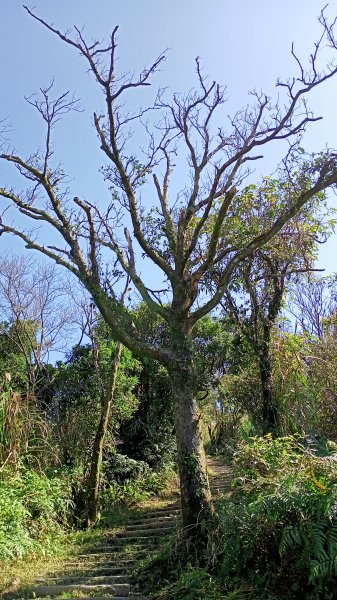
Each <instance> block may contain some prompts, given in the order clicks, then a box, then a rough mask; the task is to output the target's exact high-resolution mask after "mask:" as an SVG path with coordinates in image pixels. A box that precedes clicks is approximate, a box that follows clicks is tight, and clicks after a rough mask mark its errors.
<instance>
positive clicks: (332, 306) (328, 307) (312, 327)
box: [287, 275, 337, 338]
mask: <svg viewBox="0 0 337 600" xmlns="http://www.w3.org/2000/svg"><path fill="white" fill-rule="evenodd" d="M336 307H337V279H336V275H333V276H329V277H317V276H316V277H315V276H314V275H311V276H305V275H304V276H303V277H301V279H300V280H299V281H298V283H297V285H293V286H291V289H290V292H289V299H288V303H287V310H288V311H289V312H290V313H291V314H292V315H293V317H295V322H296V329H298V327H299V329H300V331H301V332H302V333H308V334H309V335H313V336H315V337H318V338H323V337H324V331H325V326H326V325H327V324H328V322H329V320H330V319H331V317H332V316H333V314H334V312H335V311H336Z"/></svg>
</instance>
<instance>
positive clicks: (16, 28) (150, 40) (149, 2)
mask: <svg viewBox="0 0 337 600" xmlns="http://www.w3.org/2000/svg"><path fill="white" fill-rule="evenodd" d="M34 6H35V12H37V13H38V14H40V15H41V16H42V17H43V18H45V19H46V20H48V21H50V22H53V23H54V25H55V26H57V27H59V28H60V29H62V30H66V29H68V28H70V27H71V26H72V25H74V24H76V25H78V26H79V27H82V26H85V31H86V34H87V36H89V38H90V37H93V38H104V37H106V36H107V35H108V34H109V32H110V31H111V29H112V28H113V27H114V26H115V25H119V26H120V30H119V56H120V66H121V67H122V68H124V69H130V70H134V69H135V70H137V69H139V68H142V66H143V65H144V64H149V62H151V60H152V59H153V58H154V57H156V56H157V55H158V54H159V53H160V52H161V51H162V50H163V49H165V48H167V47H168V48H170V51H169V53H168V58H167V61H166V63H165V64H164V65H163V68H162V71H161V73H159V74H158V76H157V78H156V80H155V83H157V84H158V85H162V86H163V85H165V86H167V87H168V88H169V89H170V90H172V91H174V90H175V91H183V90H187V89H189V88H190V87H192V86H193V84H194V82H195V79H194V58H195V57H196V56H200V57H201V59H202V63H203V66H204V71H205V72H207V73H208V74H209V76H210V77H211V78H212V79H216V80H218V81H219V82H221V83H224V84H226V85H227V86H228V98H229V100H228V105H227V111H228V113H231V114H233V113H234V112H235V111H236V110H237V109H239V108H241V107H243V106H245V105H246V103H247V101H248V100H249V96H248V91H249V90H250V89H252V88H256V89H258V90H260V89H263V90H264V91H265V92H266V93H268V94H273V93H275V94H276V92H275V91H274V84H275V81H276V78H277V77H281V78H282V77H283V78H285V77H286V76H292V75H293V74H297V71H296V65H295V64H294V61H293V60H292V58H291V56H290V49H291V43H292V42H293V41H294V42H295V47H296V50H297V52H298V54H299V55H300V56H301V57H303V59H305V58H306V57H307V55H308V53H309V52H311V51H312V47H313V42H314V41H315V40H316V39H317V37H318V35H319V26H318V24H317V19H316V17H317V15H318V14H319V12H320V9H321V8H322V6H323V3H322V2H320V1H318V0H317V1H316V0H310V1H308V0H296V1H295V2H294V0H292V1H290V0H283V2H277V1H276V0H272V1H269V2H268V1H267V0H254V2H252V1H248V0H241V2H233V1H227V0H208V2H201V1H200V0H196V1H194V2H193V3H192V2H190V1H188V0H185V2H182V1H181V0H180V1H179V2H178V1H177V0H171V2H165V3H164V2H158V1H157V2H154V0H143V2H139V1H137V0H124V1H123V2H120V1H115V0H99V1H98V2H92V1H91V2H89V1H88V0H58V2H55V1H51V0H35V2H34ZM333 9H336V3H335V2H331V5H330V8H329V10H330V14H331V13H332V12H333ZM0 18H1V22H2V31H1V38H0V69H1V92H2V93H1V96H0V118H1V117H7V118H8V121H9V123H10V124H11V126H12V129H13V131H12V134H11V139H12V140H13V143H14V144H15V147H16V150H17V151H20V152H22V153H23V154H25V153H29V152H31V151H33V150H35V149H36V148H37V147H38V146H39V144H41V143H42V134H43V130H42V129H41V124H40V122H39V120H38V118H37V116H36V115H35V114H34V112H33V111H32V109H31V108H29V107H28V106H27V105H26V104H25V102H24V95H30V94H32V93H33V92H34V91H36V90H37V89H38V88H39V86H41V85H46V84H48V82H49V81H50V80H51V78H55V86H56V89H57V90H60V91H64V90H70V91H74V92H75V93H76V94H77V96H78V97H80V98H81V103H82V106H83V107H84V109H85V110H84V112H83V113H80V114H77V115H74V116H72V117H66V118H65V120H64V122H63V123H61V124H60V126H59V128H58V130H57V135H56V151H57V157H58V159H59V160H60V161H61V162H63V163H64V165H65V167H66V170H67V172H68V173H69V175H70V176H71V178H72V182H71V186H72V189H73V191H74V195H75V194H76V195H78V196H80V197H81V196H82V197H86V198H87V199H91V200H92V201H94V200H95V198H96V197H98V196H100V195H104V194H106V190H105V187H104V185H103V183H102V181H101V179H100V178H98V177H97V169H98V167H99V165H100V160H101V159H100V154H99V152H98V150H97V142H96V136H95V133H94V130H93V127H92V124H91V115H92V112H93V110H95V108H97V106H99V105H100V103H101V96H100V93H99V91H98V90H97V88H96V87H95V85H94V82H93V80H92V78H91V77H90V75H89V74H88V73H87V71H86V66H85V65H84V63H83V62H82V61H81V60H80V58H79V57H78V56H77V54H76V52H74V51H72V49H70V48H69V47H67V46H65V45H63V44H62V43H61V42H60V41H59V40H58V39H56V38H55V37H53V36H52V35H51V34H49V33H48V32H47V31H45V30H44V29H43V28H41V27H40V26H39V25H38V24H37V23H36V22H34V21H33V20H32V19H31V18H29V16H28V15H27V14H26V13H25V11H24V10H23V9H22V7H21V3H20V2H18V1H17V0H2V2H1V8H0ZM322 59H323V57H322ZM336 87H337V79H336V80H335V81H331V82H329V83H328V84H325V85H324V86H322V87H321V88H320V89H319V90H317V91H315V92H314V93H313V94H312V96H311V100H310V106H311V107H312V108H313V110H314V112H315V113H316V114H317V115H322V116H323V117H324V120H323V121H320V122H319V123H316V124H313V125H312V126H311V127H310V129H309V130H308V133H307V135H306V137H305V142H304V143H303V145H304V147H305V148H306V149H307V150H309V151H319V150H321V149H324V148H325V146H326V145H328V146H330V147H337V119H336ZM147 93H148V94H151V93H152V91H149V92H146V94H147ZM278 158H279V155H278V149H277V147H276V146H275V147H270V148H268V153H267V155H266V156H265V160H264V162H263V163H262V164H261V165H259V167H258V169H260V170H261V172H263V173H264V174H268V173H269V172H272V171H273V170H274V168H275V166H276V163H277V160H278ZM6 174H7V171H6V168H5V167H4V166H2V165H0V182H1V180H2V178H3V177H4V176H5V175H6ZM332 201H333V202H335V199H333V200H332ZM8 243H9V242H8V239H7V240H4V239H0V251H2V250H3V249H5V247H6V246H8ZM13 243H14V242H13ZM16 244H17V242H16ZM11 245H12V243H11ZM20 249H21V247H20ZM336 254H337V253H336V237H334V238H333V239H332V240H331V241H330V242H329V244H328V245H326V247H324V248H323V249H322V250H321V255H320V263H321V266H324V267H325V268H326V269H327V272H331V271H336V270H337V267H336Z"/></svg>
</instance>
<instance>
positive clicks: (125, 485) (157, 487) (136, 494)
mask: <svg viewBox="0 0 337 600" xmlns="http://www.w3.org/2000/svg"><path fill="white" fill-rule="evenodd" d="M104 467H105V468H104V474H105V478H106V479H105V483H104V489H103V505H104V506H105V507H106V508H107V509H109V508H111V507H113V506H116V505H123V506H132V505H134V504H137V503H138V502H142V501H143V500H146V499H147V498H149V497H150V496H151V495H154V494H158V493H159V492H161V491H163V490H165V489H166V488H167V486H168V485H169V483H170V481H171V479H172V478H173V477H174V476H175V472H174V469H173V466H172V465H171V464H170V463H165V465H163V466H162V468H161V469H157V470H156V471H155V470H153V469H151V468H150V467H149V465H148V464H147V463H145V462H142V461H136V460H133V459H130V458H128V457H127V456H123V455H121V454H114V455H113V456H112V458H111V459H110V461H109V465H108V466H107V465H105V466H104Z"/></svg>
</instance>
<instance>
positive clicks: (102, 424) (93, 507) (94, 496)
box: [86, 343, 122, 527]
mask: <svg viewBox="0 0 337 600" xmlns="http://www.w3.org/2000/svg"><path fill="white" fill-rule="evenodd" d="M121 355H122V344H120V343H118V344H117V346H116V352H115V357H114V360H113V364H112V369H111V374H110V377H109V382H108V385H107V389H106V390H105V393H104V396H103V397H102V402H101V415H100V421H99V424H98V427H97V431H96V435H95V440H94V445H93V449H92V455H91V462H90V470H89V476H88V486H87V502H86V505H87V514H86V525H87V527H90V526H91V525H94V524H95V523H96V521H97V518H98V500H99V486H100V479H101V467H102V455H103V446H104V441H105V436H106V432H107V429H108V423H109V416H110V411H111V406H112V402H113V399H114V394H115V389H116V380H117V373H118V368H119V365H120V360H121Z"/></svg>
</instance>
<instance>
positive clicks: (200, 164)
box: [0, 7, 337, 537]
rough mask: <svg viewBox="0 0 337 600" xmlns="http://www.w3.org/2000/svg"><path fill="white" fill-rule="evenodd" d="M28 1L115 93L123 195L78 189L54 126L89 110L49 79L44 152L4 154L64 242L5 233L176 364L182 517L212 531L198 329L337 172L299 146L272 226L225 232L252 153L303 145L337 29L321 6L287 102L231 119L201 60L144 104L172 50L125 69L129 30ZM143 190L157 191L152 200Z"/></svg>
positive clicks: (111, 105)
mask: <svg viewBox="0 0 337 600" xmlns="http://www.w3.org/2000/svg"><path fill="white" fill-rule="evenodd" d="M26 10H27V12H28V13H29V14H30V15H31V16H32V17H33V18H34V19H35V20H36V21H38V22H39V23H40V24H42V25H43V26H44V27H45V28H46V29H48V30H49V31H50V32H52V33H54V34H55V35H57V36H58V37H59V38H60V40H62V41H63V42H64V43H66V44H67V45H69V46H70V47H72V48H75V49H76V50H77V51H79V52H80V54H81V56H82V57H83V58H84V59H85V61H86V62H87V64H88V65H89V68H90V70H91V72H92V74H93V76H94V79H95V81H96V83H97V85H98V87H99V88H100V90H101V91H102V92H103V94H104V99H105V107H104V109H103V110H102V109H101V107H100V105H99V108H98V111H97V112H96V113H95V114H94V125H95V129H96V132H97V135H98V139H99V144H100V147H101V149H102V152H103V156H104V160H105V163H104V164H103V167H102V172H103V175H104V177H105V179H106V181H107V182H108V185H109V187H110V191H111V202H109V203H108V204H107V205H105V206H104V205H103V203H101V202H99V203H96V204H94V203H93V202H91V201H89V200H83V199H79V198H78V196H77V195H75V197H74V199H73V200H72V201H71V200H70V197H71V196H70V191H69V189H68V187H67V184H66V179H65V174H64V173H63V171H62V169H61V168H60V167H58V166H55V165H54V163H53V156H52V142H51V135H52V131H53V127H54V125H55V122H56V121H57V120H58V119H59V117H60V116H61V115H62V114H64V113H66V112H69V111H70V110H72V109H76V108H77V106H78V104H77V103H76V101H75V100H74V99H73V98H71V96H69V95H68V94H63V95H62V96H59V97H58V98H56V99H53V97H52V89H51V87H49V88H45V89H42V90H41V93H42V97H41V98H40V97H36V98H30V99H29V102H30V104H32V105H33V107H35V109H37V111H38V112H39V114H40V115H41V117H42V119H43V121H44V123H45V126H46V130H47V134H46V140H45V145H44V152H34V153H33V154H32V155H31V156H29V157H28V158H24V157H22V156H19V155H17V154H14V153H11V152H9V151H8V152H6V151H4V152H3V153H2V154H1V159H2V160H3V161H6V162H7V163H9V164H11V165H13V166H14V167H15V166H16V167H17V168H18V169H19V173H20V174H21V175H22V177H23V178H24V179H26V180H28V186H27V189H26V191H25V192H24V193H20V192H18V191H15V190H14V189H13V188H12V187H11V186H9V187H6V186H5V185H1V187H0V195H1V196H2V198H3V199H4V200H7V201H9V203H10V204H11V205H12V207H14V208H15V209H17V210H18V211H19V212H20V213H21V214H22V215H24V216H25V217H27V218H28V220H29V221H31V222H33V223H34V224H36V222H40V223H41V222H42V223H43V224H45V225H46V226H49V227H50V228H51V229H52V231H53V232H55V233H56V234H58V235H59V240H60V242H59V243H57V242H56V243H55V244H54V245H48V244H44V243H43V241H42V238H41V237H40V238H39V237H37V236H36V234H35V235H31V234H29V232H27V230H23V229H21V228H20V227H19V226H15V225H9V224H8V223H5V221H4V220H3V221H2V225H1V233H9V234H14V235H16V236H18V237H19V238H21V239H22V240H23V241H24V242H25V244H26V246H27V247H28V248H29V249H35V250H39V251H40V252H43V253H44V254H45V255H47V256H49V257H50V258H52V259H53V260H54V261H56V262H57V263H58V264H60V265H63V266H64V267H65V268H66V269H68V270H69V271H70V272H72V273H73V274H74V275H75V276H76V277H77V278H78V279H80V281H81V282H82V283H83V284H84V286H85V287H86V288H87V290H88V291H89V293H90V294H91V296H92V298H93V300H94V302H95V303H96V305H97V307H98V309H99V310H100V312H101V314H102V316H103V318H104V319H105V321H106V322H107V323H108V324H109V325H110V327H111V329H112V331H113V335H114V337H115V338H116V339H118V340H119V341H120V342H121V343H122V344H124V345H125V346H126V347H128V348H130V349H131V350H132V351H133V352H134V353H135V354H137V355H140V356H146V357H148V358H152V359H155V360H157V361H158V362H159V363H161V364H162V365H163V366H165V367H166V368H167V369H168V372H169V375H170V381H171V386H172V396H173V403H174V412H175V430H176V436H177V448H178V462H179V472H180V482H181V501H182V512H183V521H184V525H186V526H190V527H189V529H188V531H189V532H190V534H191V535H194V534H195V533H196V531H197V530H199V533H201V531H202V528H201V529H200V527H199V525H200V523H201V522H202V521H203V519H204V518H205V519H208V518H209V516H210V514H211V513H212V505H211V499H210V492H209V487H208V482H207V475H206V462H205V455H204V449H203V443H202V436H201V431H200V414H199V408H198V404H197V397H196V390H195V371H194V363H193V350H192V330H193V327H194V326H195V324H196V323H197V321H198V320H199V319H200V318H201V317H204V316H205V315H207V314H208V313H210V312H211V311H212V310H213V309H215V308H216V307H217V306H218V304H219V302H220V300H221V298H222V296H223V294H224V292H225V290H226V289H227V287H228V285H229V283H230V281H231V277H232V274H233V271H234V270H235V268H236V267H237V266H238V265H239V264H241V262H242V261H245V260H246V259H247V258H249V257H250V256H252V255H253V254H254V253H255V252H256V251H257V250H258V249H259V248H262V247H263V246H264V245H266V244H267V243H268V242H269V241H270V240H271V239H272V238H273V237H275V235H276V234H277V233H278V232H279V231H281V229H282V228H283V226H284V225H285V224H286V223H287V222H288V221H289V220H290V219H292V218H293V217H294V216H295V215H296V214H297V213H298V212H299V210H300V209H301V208H302V207H303V206H304V205H305V204H306V202H307V201H308V200H310V198H312V197H313V196H315V195H316V194H317V193H319V192H320V191H322V190H325V189H327V188H329V187H330V186H334V185H335V184H336V182H337V168H336V158H335V155H334V154H332V153H330V152H326V153H325V154H322V155H320V156H319V157H317V158H316V159H312V160H309V161H306V160H303V161H302V162H300V159H298V160H297V158H296V161H295V162H296V172H297V174H298V175H297V176H295V175H294V176H293V177H292V178H291V179H290V181H291V193H287V194H285V196H284V203H283V205H282V206H280V207H278V210H277V211H276V212H272V214H271V218H270V220H269V223H268V225H265V224H264V223H261V229H260V230H259V232H258V233H257V234H256V233H255V232H254V233H253V234H252V235H250V236H249V237H248V238H246V239H245V240H241V243H239V244H237V243H235V244H234V245H233V244H231V243H230V242H228V240H227V239H226V237H224V236H223V235H222V232H223V231H224V227H223V225H224V223H225V222H228V221H232V220H233V219H234V220H235V213H234V212H233V210H232V207H233V201H234V199H235V198H236V196H237V188H238V187H240V185H241V183H242V180H243V178H244V177H245V175H247V171H246V167H247V164H248V163H249V162H250V161H254V160H257V159H258V158H260V157H261V154H256V151H258V152H261V150H262V148H263V147H265V146H266V145H268V144H271V143H272V142H273V141H275V140H280V139H281V140H291V142H292V143H293V144H294V149H293V155H294V154H295V156H297V155H296V148H297V147H298V141H299V138H300V136H301V134H302V133H303V131H304V129H305V126H306V125H307V124H308V123H309V122H312V121H314V120H316V119H315V118H314V117H313V115H312V114H311V113H310V111H309V110H308V108H307V104H306V98H307V95H308V94H309V92H310V91H311V90H313V89H314V88H316V87H317V86H319V85H321V84H322V83H323V82H324V81H326V80H327V79H329V78H331V77H333V76H334V75H335V74H336V72H337V67H336V66H335V65H332V64H330V65H329V66H328V67H327V68H326V69H325V71H322V70H321V69H320V67H319V65H318V56H319V50H320V47H321V46H322V45H323V44H325V43H327V44H328V45H329V46H330V48H331V49H332V50H333V51H335V50H336V48H337V43H336V40H335V37H334V32H333V27H332V26H331V25H330V24H329V23H327V21H326V18H325V16H324V14H322V15H321V18H320V23H321V26H322V35H321V37H320V40H319V42H318V43H317V44H315V50H314V53H313V55H312V56H311V57H310V61H309V66H308V67H307V66H302V65H301V63H300V61H299V59H298V58H297V57H296V60H297V66H299V73H298V75H297V77H294V78H293V79H290V80H288V81H285V82H280V81H279V82H278V86H279V88H280V90H279V91H280V93H281V95H280V98H279V100H278V101H276V102H274V101H272V100H271V99H270V98H269V97H267V96H265V95H262V94H258V93H253V102H254V103H253V104H252V105H251V106H249V107H247V108H246V109H244V110H242V111H241V110H240V111H238V112H237V113H236V115H235V116H234V117H233V118H232V119H230V122H229V127H228V131H225V129H224V127H223V119H224V117H223V114H221V109H222V107H223V105H224V103H225V99H226V93H225V90H224V89H223V88H222V87H221V86H220V85H218V84H217V83H215V82H208V81H207V78H206V77H204V75H203V73H202V70H201V66H200V61H199V60H197V61H196V72H197V82H198V87H197V89H195V90H192V91H191V92H190V93H187V94H182V95H178V94H174V95H173V98H172V99H171V101H170V100H167V99H166V97H165V94H164V93H163V92H161V93H159V94H158V95H157V98H156V100H155V102H154V104H153V106H148V107H147V108H146V109H140V110H139V111H138V112H137V111H136V113H133V114H131V113H130V112H128V111H127V109H126V108H125V97H126V95H127V94H128V93H131V94H132V93H133V92H134V91H135V90H138V91H140V89H141V88H142V87H144V86H148V85H149V83H150V79H151V76H152V75H153V74H154V73H155V72H156V71H157V69H158V68H159V67H160V66H161V65H162V63H163V60H164V56H163V55H160V56H159V57H158V58H157V59H156V60H155V61H154V62H153V63H152V64H151V66H150V67H147V68H145V69H144V70H143V71H142V72H141V73H140V74H139V76H138V77H132V76H129V75H125V76H124V77H123V76H121V75H120V74H118V73H117V71H116V34H117V28H115V29H114V30H113V31H112V34H111V36H110V39H109V41H108V43H107V44H104V45H101V44H99V42H97V41H96V42H93V43H91V42H90V43H88V42H86V40H85V39H84V37H83V34H82V32H81V30H79V29H75V34H74V37H71V34H70V33H69V34H63V33H62V32H60V31H58V30H57V29H56V28H55V27H54V26H52V25H50V24H48V23H47V22H46V21H44V20H43V19H41V18H40V17H38V16H37V15H35V14H34V13H33V12H32V11H31V10H30V9H28V8H27V7H26ZM282 93H284V95H282ZM151 108H154V109H156V111H158V110H159V111H160V114H161V118H160V121H159V123H158V124H157V126H156V125H155V124H154V121H153V120H152V121H151V112H150V111H151ZM145 114H147V115H148V116H149V121H148V122H147V123H145V128H144V129H143V140H144V136H146V138H147V139H148V145H147V148H146V149H145V151H144V150H139V152H137V151H136V150H135V143H134V140H131V138H132V136H131V135H130V128H131V127H132V125H133V124H134V125H135V127H136V128H137V126H139V127H141V125H142V123H143V117H144V115H145ZM219 123H220V127H219ZM144 144H145V142H144V143H143V148H144ZM76 151H77V148H76ZM177 155H178V157H179V160H177ZM181 164H183V165H184V173H183V184H182V191H181V193H180V194H178V195H177V194H176V192H175V191H174V190H176V187H174V186H172V187H171V188H170V180H171V178H172V177H173V175H175V176H176V178H177V179H179V177H178V174H179V167H180V165H181ZM289 169H290V170H291V167H289ZM150 175H152V184H153V187H152V191H151V182H150V179H151V178H150ZM287 175H288V174H287ZM303 178H304V179H305V180H306V182H307V185H306V187H305V188H304V187H303V185H301V181H302V180H303ZM153 192H154V194H155V197H154V196H153ZM142 197H143V199H144V198H146V202H145V204H144V203H142V199H141V198H142ZM43 198H44V199H45V201H44V200H43ZM234 206H235V204H234ZM122 222H123V225H121V223H122ZM129 224H130V225H131V230H132V231H131V233H130V231H129ZM125 225H127V227H125ZM121 230H122V231H121ZM138 248H140V251H141V253H142V254H143V255H144V256H145V257H146V258H147V260H148V261H150V262H151V263H152V265H153V268H154V269H155V272H156V273H158V277H157V280H158V282H159V286H155V289H149V287H148V285H147V284H146V281H145V279H144V278H143V279H142V278H141V276H140V267H139V258H138V254H139V253H138V251H137V249H138ZM107 254H108V255H109V256H110V257H111V256H112V260H111V259H109V258H107V261H108V268H105V266H104V261H105V258H106V257H107ZM116 258H117V260H118V263H119V268H120V269H121V270H122V271H124V272H125V274H126V276H128V277H130V279H131V282H132V285H133V288H134V289H135V290H136V291H137V293H138V294H139V295H140V296H141V298H142V300H143V301H144V302H145V303H146V304H147V305H148V306H149V308H150V310H151V311H153V312H154V313H155V314H157V315H159V316H160V317H161V319H163V320H164V321H166V323H167V325H168V329H169V342H168V345H167V346H164V347H157V346H154V345H152V344H150V343H148V342H146V340H144V339H142V338H141V336H140V335H139V332H137V329H136V328H135V326H134V323H133V322H132V319H131V318H130V315H129V313H128V312H127V311H126V310H125V309H124V307H123V306H122V305H120V304H118V301H117V299H116V295H115V294H114V292H113V290H112V288H111V285H110V282H109V274H110V273H112V271H113V269H114V268H115V264H116V262H115V261H116ZM109 261H110V262H109ZM218 265H219V266H221V270H220V273H219V277H218V282H217V286H216V289H215V290H214V291H213V292H212V294H209V295H207V294H206V295H204V294H203V291H202V290H203V288H204V284H205V280H207V278H209V274H210V271H212V270H213V269H214V266H218ZM158 290H159V291H158ZM112 306H113V309H112ZM194 526H197V529H195V528H194ZM201 537H202V535H201Z"/></svg>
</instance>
